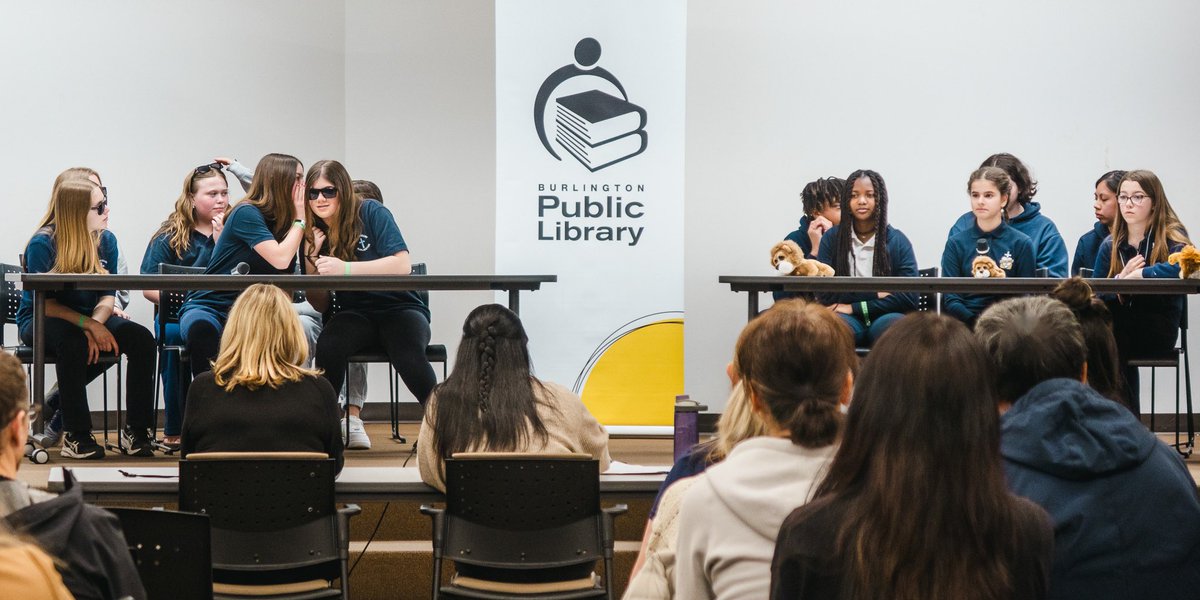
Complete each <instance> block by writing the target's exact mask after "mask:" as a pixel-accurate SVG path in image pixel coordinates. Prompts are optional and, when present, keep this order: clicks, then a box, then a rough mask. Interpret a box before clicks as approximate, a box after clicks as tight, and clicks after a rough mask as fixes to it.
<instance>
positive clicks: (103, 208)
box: [92, 198, 108, 215]
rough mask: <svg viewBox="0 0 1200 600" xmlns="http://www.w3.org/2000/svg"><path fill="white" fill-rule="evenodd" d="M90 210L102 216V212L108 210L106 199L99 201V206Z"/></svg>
mask: <svg viewBox="0 0 1200 600" xmlns="http://www.w3.org/2000/svg"><path fill="white" fill-rule="evenodd" d="M92 210H94V211H96V214H98V215H103V214H104V211H106V210H108V199H107V198H105V199H104V200H101V201H100V204H97V205H95V206H93V207H92Z"/></svg>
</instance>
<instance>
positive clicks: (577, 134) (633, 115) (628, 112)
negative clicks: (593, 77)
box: [555, 90, 646, 172]
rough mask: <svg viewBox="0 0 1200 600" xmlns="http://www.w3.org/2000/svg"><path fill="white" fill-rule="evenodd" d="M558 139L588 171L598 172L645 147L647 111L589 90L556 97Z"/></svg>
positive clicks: (556, 137)
mask: <svg viewBox="0 0 1200 600" xmlns="http://www.w3.org/2000/svg"><path fill="white" fill-rule="evenodd" d="M557 103H558V115H557V116H556V118H555V122H556V124H557V130H558V132H557V134H556V135H555V139H556V140H558V143H559V144H560V145H561V146H562V147H563V148H566V149H567V152H570V153H571V156H574V157H575V159H576V160H578V161H579V162H580V164H582V165H583V166H585V167H587V168H588V170H589V171H592V172H595V171H598V170H600V169H603V168H604V167H607V166H609V165H611V164H614V163H619V162H621V161H623V160H625V159H627V158H629V157H631V156H636V155H638V154H641V153H642V151H643V150H645V149H646V132H645V131H643V130H642V129H643V128H644V127H645V126H646V111H645V110H642V108H641V107H640V106H637V105H635V104H632V103H630V102H629V101H627V100H622V99H621V98H617V97H615V96H610V95H609V94H605V93H604V92H601V91H600V90H590V91H587V92H582V93H579V94H572V95H570V96H563V97H562V98H559V99H558V100H557Z"/></svg>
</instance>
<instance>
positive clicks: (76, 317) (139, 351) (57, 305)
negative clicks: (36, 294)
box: [17, 169, 154, 459]
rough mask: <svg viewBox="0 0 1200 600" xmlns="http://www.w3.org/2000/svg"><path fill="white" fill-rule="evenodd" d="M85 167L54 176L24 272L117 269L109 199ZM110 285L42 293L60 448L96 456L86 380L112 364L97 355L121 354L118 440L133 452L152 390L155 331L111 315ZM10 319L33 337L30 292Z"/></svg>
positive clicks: (139, 445)
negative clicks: (123, 419)
mask: <svg viewBox="0 0 1200 600" xmlns="http://www.w3.org/2000/svg"><path fill="white" fill-rule="evenodd" d="M89 173H94V171H91V170H90V169H69V170H68V171H66V172H64V173H63V174H61V175H59V177H58V179H57V180H56V181H55V183H54V190H53V192H52V194H51V200H50V210H49V211H48V212H47V214H46V216H45V217H43V218H42V222H41V223H40V224H39V226H38V229H37V231H36V232H35V233H34V234H33V237H32V238H31V239H30V240H29V243H28V245H27V246H26V248H25V263H26V264H25V270H26V272H28V273H86V274H91V273H97V274H107V273H109V272H110V271H109V269H110V268H111V269H114V270H115V269H116V263H117V243H116V241H117V240H116V237H115V236H113V235H112V234H111V233H107V234H106V229H107V227H108V201H107V200H106V199H105V198H104V192H103V191H102V190H101V189H100V186H99V185H98V184H96V183H95V182H94V181H93V180H91V179H90V178H89ZM115 293H116V292H115V291H101V292H96V291H62V292H55V293H51V294H50V295H49V297H48V298H47V299H46V318H45V320H44V322H43V323H41V324H40V325H41V326H43V327H45V341H46V347H47V349H48V350H49V352H48V354H50V355H52V356H54V357H55V370H56V371H57V374H58V386H59V397H60V399H61V400H60V401H61V406H62V411H63V416H62V419H63V429H64V430H65V431H66V432H67V433H66V438H65V440H64V442H63V448H62V455H63V456H65V457H67V458H77V459H99V458H103V457H104V448H102V447H101V446H100V445H99V444H98V443H96V439H95V437H93V436H92V432H91V429H92V427H91V425H92V423H91V413H90V411H89V409H88V401H87V389H86V388H87V384H88V382H90V381H91V380H93V379H95V378H96V377H97V376H99V375H100V374H101V373H103V372H104V371H105V370H106V369H107V368H108V367H110V366H112V363H109V362H99V359H100V354H101V353H102V352H103V353H121V354H123V355H125V357H126V359H127V362H128V367H127V369H126V374H125V401H126V403H127V404H126V406H127V409H128V413H127V424H126V426H125V428H124V429H122V431H121V435H120V447H121V449H122V451H123V452H125V453H126V454H130V455H133V456H151V455H153V453H154V448H153V445H152V443H151V440H150V424H151V421H152V412H153V406H152V402H153V395H154V336H153V335H151V334H150V331H149V330H148V329H146V328H145V327H142V326H141V325H138V324H137V323H134V322H133V321H129V320H126V319H124V318H122V317H119V316H116V315H114V314H113V307H114V306H115V303H116V297H115ZM17 325H18V329H19V331H20V335H21V340H22V342H23V343H25V344H31V343H32V341H33V326H34V323H33V296H32V294H30V293H29V292H25V293H24V294H23V295H22V297H21V306H20V308H19V309H18V311H17Z"/></svg>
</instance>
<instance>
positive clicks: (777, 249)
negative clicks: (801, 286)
mask: <svg viewBox="0 0 1200 600" xmlns="http://www.w3.org/2000/svg"><path fill="white" fill-rule="evenodd" d="M771 266H772V267H775V270H776V271H779V273H780V274H781V275H799V276H801V277H833V267H831V266H829V265H827V264H825V263H823V262H820V261H816V260H809V259H807V258H804V253H803V252H801V251H800V246H798V245H796V242H793V241H792V240H784V241H782V242H779V243H778V244H775V245H774V246H772V247H771Z"/></svg>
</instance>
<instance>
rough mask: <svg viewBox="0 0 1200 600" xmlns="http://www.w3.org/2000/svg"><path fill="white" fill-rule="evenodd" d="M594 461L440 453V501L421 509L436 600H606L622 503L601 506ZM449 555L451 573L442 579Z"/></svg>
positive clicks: (569, 457) (580, 457) (581, 457)
mask: <svg viewBox="0 0 1200 600" xmlns="http://www.w3.org/2000/svg"><path fill="white" fill-rule="evenodd" d="M599 468H600V467H599V463H598V462H597V461H596V460H594V459H592V458H591V457H590V456H588V455H585V454H565V455H563V454H559V455H546V454H517V453H474V454H471V453H463V454H455V455H454V457H453V458H451V459H450V460H447V461H446V508H444V509H440V508H434V507H432V506H429V505H424V506H422V507H421V513H422V514H425V515H428V516H429V517H430V518H431V519H432V524H433V590H432V596H433V598H435V599H436V598H440V597H441V596H442V595H444V594H445V595H451V596H457V597H466V598H514V597H516V598H537V599H539V600H551V599H555V600H558V599H568V598H593V597H604V598H611V597H612V555H613V519H614V518H615V517H616V516H618V515H620V514H623V513H624V512H625V511H626V510H627V508H628V507H626V506H625V505H624V504H618V505H616V506H613V507H609V508H604V509H601V508H600V473H599ZM446 557H449V558H450V559H451V560H453V561H454V563H455V567H456V571H457V572H456V574H455V576H454V578H453V579H452V580H451V583H450V585H448V586H442V585H441V575H442V561H443V559H444V558H446ZM597 560H603V561H604V579H603V586H601V585H600V581H599V578H597V577H596V575H595V573H594V572H592V569H593V568H594V567H595V564H596V561H597ZM547 580H549V581H547Z"/></svg>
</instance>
